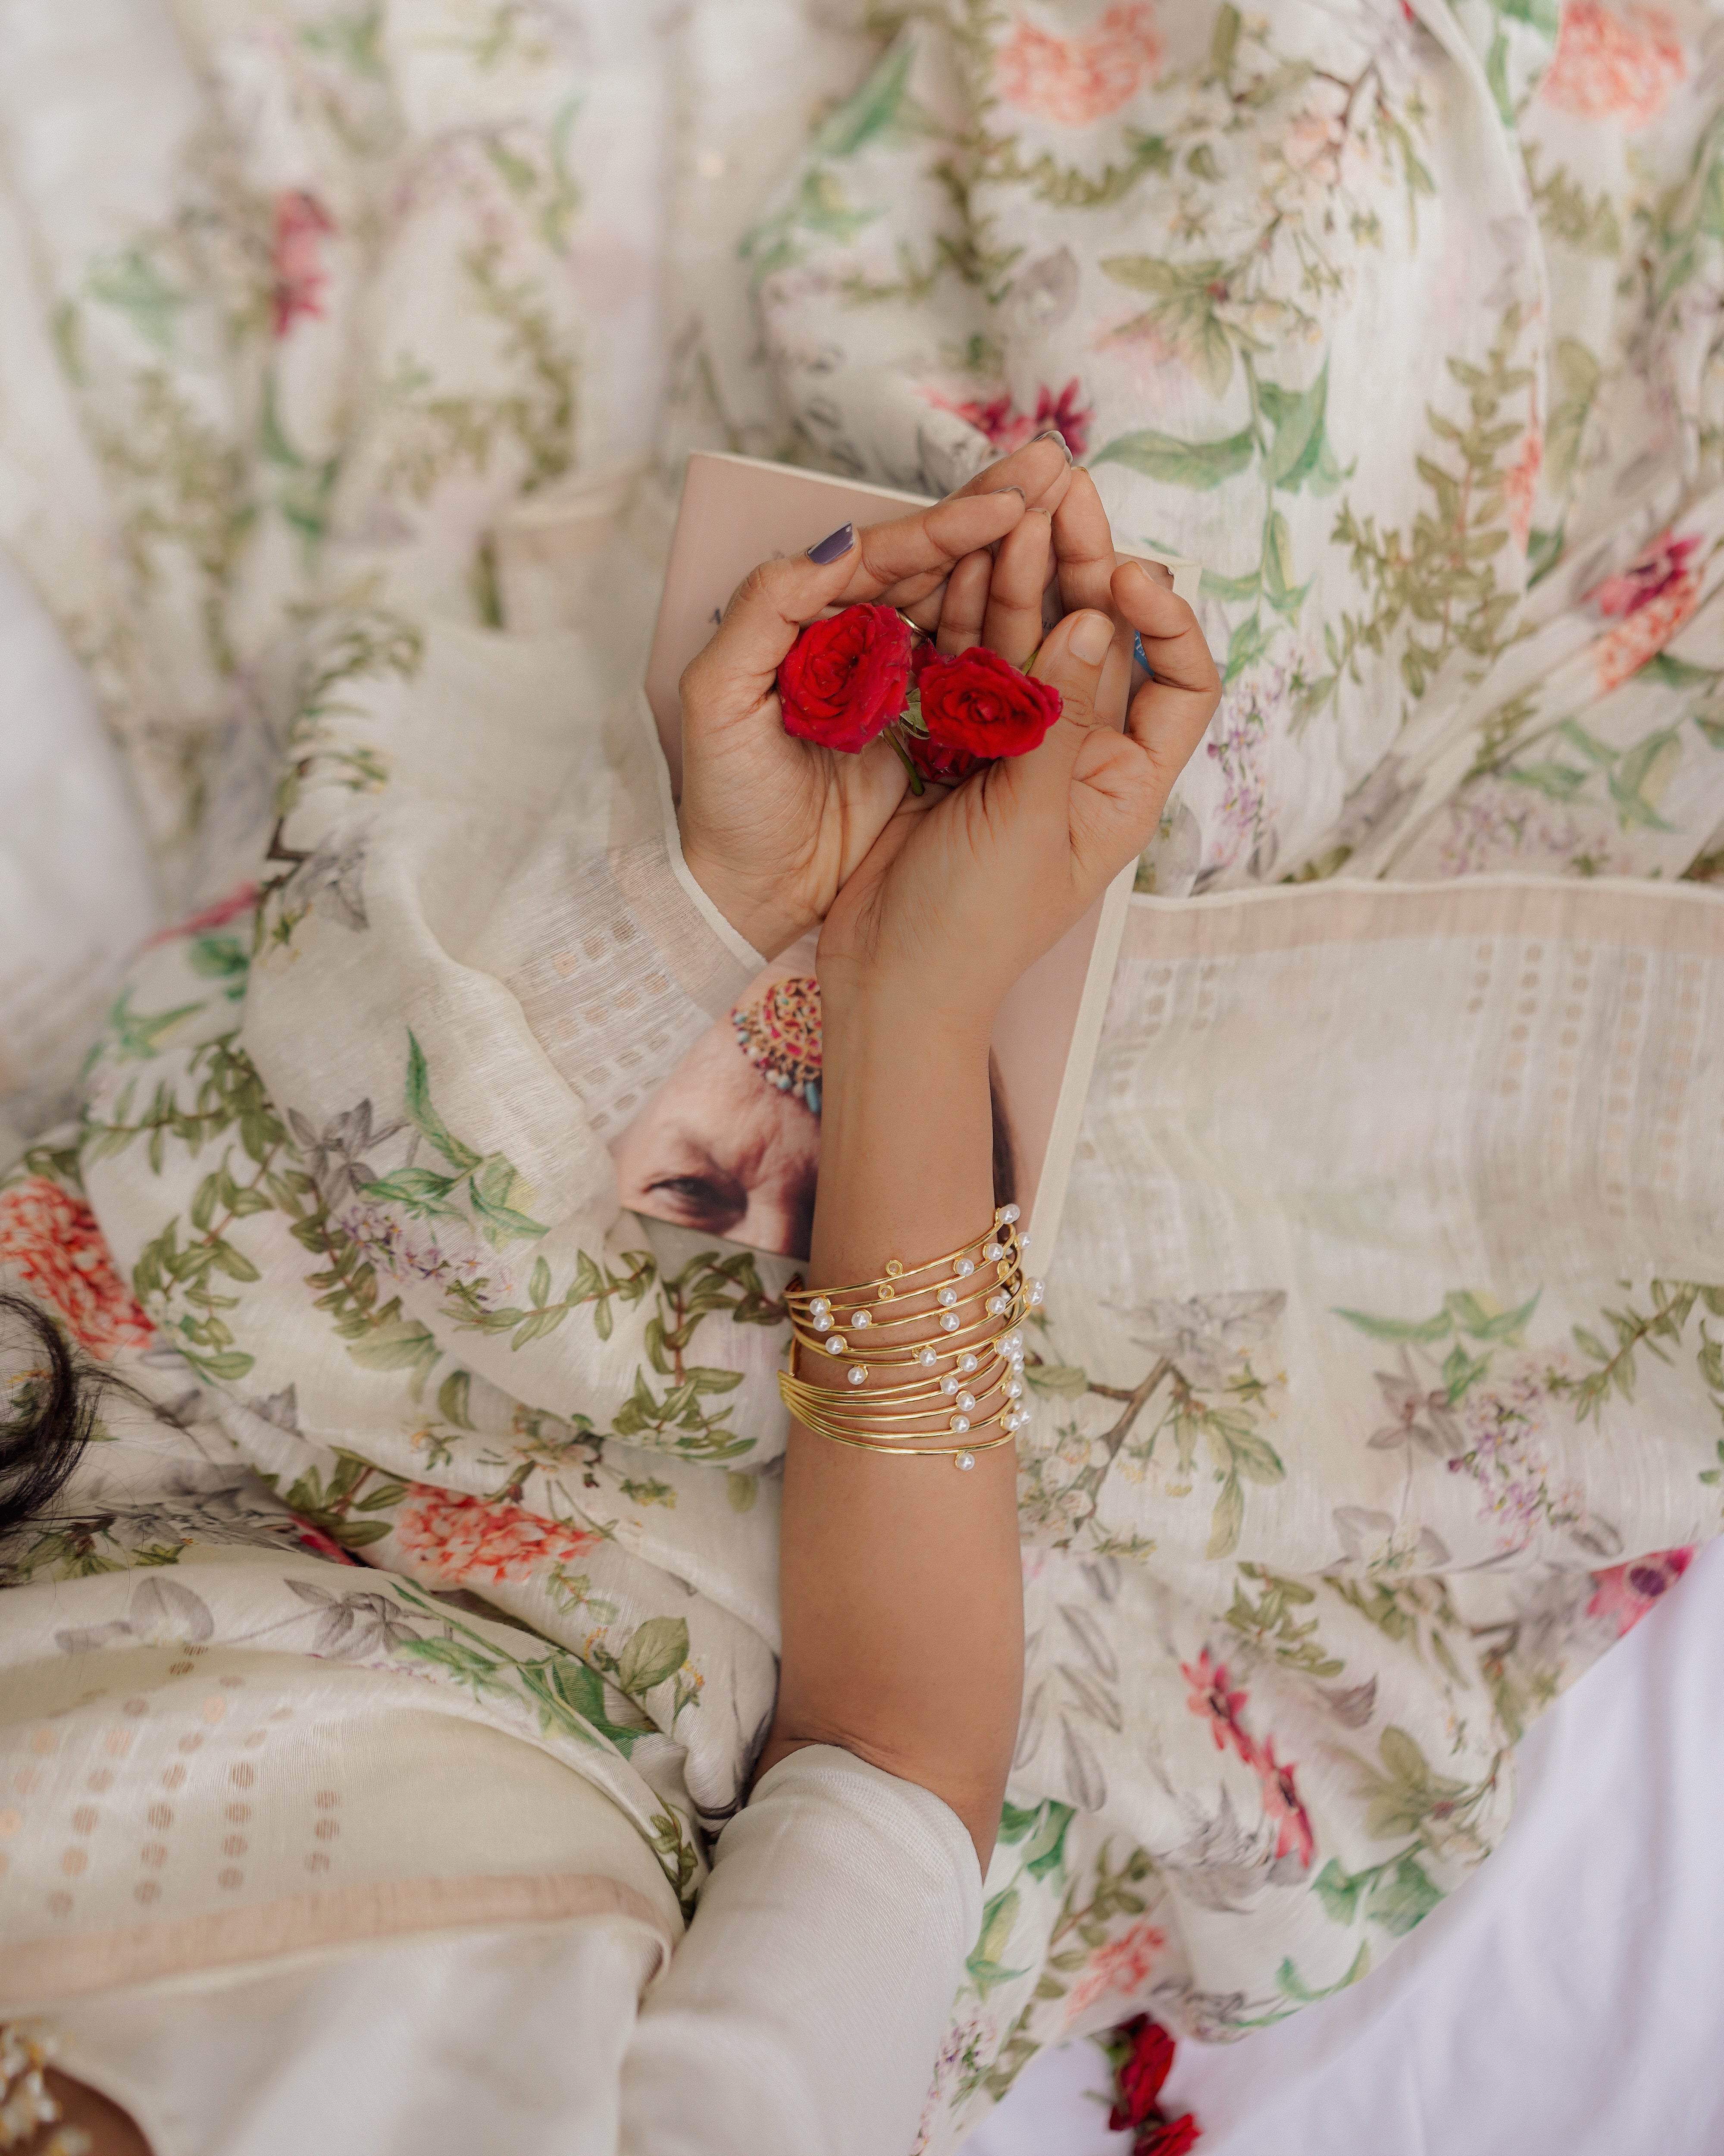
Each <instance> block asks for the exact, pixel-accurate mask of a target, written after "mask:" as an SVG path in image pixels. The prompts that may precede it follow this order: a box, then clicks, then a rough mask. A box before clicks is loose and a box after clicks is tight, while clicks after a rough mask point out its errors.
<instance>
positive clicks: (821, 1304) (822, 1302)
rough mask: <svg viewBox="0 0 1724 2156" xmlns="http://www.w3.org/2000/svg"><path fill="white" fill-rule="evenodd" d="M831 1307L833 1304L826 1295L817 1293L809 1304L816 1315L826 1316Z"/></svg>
mask: <svg viewBox="0 0 1724 2156" xmlns="http://www.w3.org/2000/svg"><path fill="white" fill-rule="evenodd" d="M831 1308H832V1305H831V1304H830V1303H829V1301H827V1300H826V1298H825V1296H824V1295H817V1296H815V1297H814V1298H813V1301H811V1302H810V1303H809V1305H808V1309H809V1311H810V1312H812V1314H813V1316H814V1317H825V1316H826V1315H827V1313H828V1312H829V1311H830V1310H831Z"/></svg>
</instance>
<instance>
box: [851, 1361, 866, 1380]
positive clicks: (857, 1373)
mask: <svg viewBox="0 0 1724 2156" xmlns="http://www.w3.org/2000/svg"><path fill="white" fill-rule="evenodd" d="M849 1374H850V1383H852V1384H853V1385H865V1384H866V1383H868V1373H867V1371H866V1370H865V1368H863V1366H862V1364H861V1363H857V1365H856V1367H855V1368H854V1369H853V1370H852V1371H851V1372H850V1373H849Z"/></svg>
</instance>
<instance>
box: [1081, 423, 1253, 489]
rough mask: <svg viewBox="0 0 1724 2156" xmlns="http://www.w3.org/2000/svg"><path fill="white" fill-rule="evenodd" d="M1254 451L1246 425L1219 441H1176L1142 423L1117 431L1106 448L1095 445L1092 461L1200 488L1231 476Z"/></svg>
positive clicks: (1147, 476) (1251, 437)
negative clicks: (1127, 430)
mask: <svg viewBox="0 0 1724 2156" xmlns="http://www.w3.org/2000/svg"><path fill="white" fill-rule="evenodd" d="M1256 453H1257V439H1256V436H1255V434H1253V433H1252V432H1251V430H1250V429H1249V427H1248V428H1247V429H1245V430H1244V433H1243V434H1230V435H1229V436H1228V438H1227V439H1226V440H1224V441H1219V442H1181V441H1176V440H1175V439H1174V438H1173V437H1172V435H1171V434H1157V433H1156V431H1155V430H1154V429H1153V428H1150V427H1145V428H1142V429H1139V430H1138V431H1137V433H1136V434H1121V435H1120V436H1119V437H1118V439H1116V440H1114V441H1111V442H1110V443H1109V444H1107V446H1106V449H1098V450H1097V451H1096V453H1095V457H1094V458H1093V459H1092V462H1094V463H1095V464H1098V465H1107V464H1116V465H1129V466H1130V467H1131V470H1133V471H1136V472H1142V474H1143V475H1144V477H1145V478H1146V479H1154V480H1162V481H1163V482H1164V483H1165V484H1166V485H1169V486H1188V487H1193V488H1197V489H1202V488H1206V487H1212V486H1219V485H1221V483H1222V481H1223V480H1229V479H1232V478H1234V476H1235V475H1237V474H1238V473H1239V472H1242V471H1244V470H1245V469H1246V468H1247V467H1248V465H1249V464H1250V462H1251V459H1252V458H1253V457H1254V456H1255V454H1256Z"/></svg>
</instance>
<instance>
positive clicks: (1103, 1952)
mask: <svg viewBox="0 0 1724 2156" xmlns="http://www.w3.org/2000/svg"><path fill="white" fill-rule="evenodd" d="M1166 1945H1167V1933H1165V1932H1164V1931H1162V1929H1161V1928H1160V1926H1159V1925H1157V1924H1150V1923H1143V1924H1133V1925H1132V1927H1131V1930H1130V1931H1128V1932H1121V1934H1120V1936H1119V1937H1118V1938H1116V1939H1110V1940H1109V1941H1108V1942H1107V1943H1106V1946H1100V1947H1097V1948H1096V1949H1095V1953H1092V1954H1091V1955H1090V1958H1089V1959H1088V1960H1087V1961H1086V1962H1085V1963H1084V1965H1083V1968H1082V1969H1080V1972H1079V1974H1078V1977H1077V1980H1076V1982H1075V1984H1073V1985H1072V1987H1071V1989H1070V1991H1069V1992H1068V1993H1067V1994H1066V1995H1065V2025H1066V2027H1067V2028H1068V2029H1070V2028H1071V2027H1073V2026H1075V2024H1076V2023H1077V2021H1078V2020H1080V2018H1081V2016H1082V2015H1085V2014H1087V2013H1088V2012H1089V2010H1090V2008H1091V2007H1092V2006H1093V2005H1095V2002H1096V2000H1097V1999H1131V1997H1132V1996H1133V1995H1134V1994H1136V1993H1137V1992H1138V1991H1139V1990H1141V1989H1142V1987H1143V1985H1144V1984H1146V1983H1147V1981H1148V1979H1149V1975H1150V1972H1151V1971H1152V1969H1154V1967H1155V1965H1156V1963H1157V1961H1158V1960H1159V1959H1160V1958H1161V1955H1162V1949H1163V1948H1165V1947H1166Z"/></svg>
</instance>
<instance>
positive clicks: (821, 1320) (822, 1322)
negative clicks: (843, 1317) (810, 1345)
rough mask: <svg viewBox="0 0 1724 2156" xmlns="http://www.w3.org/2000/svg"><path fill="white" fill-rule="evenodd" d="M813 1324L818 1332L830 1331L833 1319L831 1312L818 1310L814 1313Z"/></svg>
mask: <svg viewBox="0 0 1724 2156" xmlns="http://www.w3.org/2000/svg"><path fill="white" fill-rule="evenodd" d="M813 1324H814V1330H815V1332H831V1330H832V1319H831V1317H830V1316H829V1313H828V1312H825V1311H824V1310H821V1311H817V1312H815V1313H814V1320H813Z"/></svg>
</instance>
